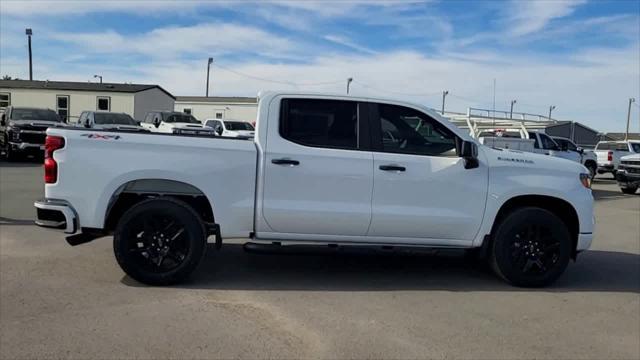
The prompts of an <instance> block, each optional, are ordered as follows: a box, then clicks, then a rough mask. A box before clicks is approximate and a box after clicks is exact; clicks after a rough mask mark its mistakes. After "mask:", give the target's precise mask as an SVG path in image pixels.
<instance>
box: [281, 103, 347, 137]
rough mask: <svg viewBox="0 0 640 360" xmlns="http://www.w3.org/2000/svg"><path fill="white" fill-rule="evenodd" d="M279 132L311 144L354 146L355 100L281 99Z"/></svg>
mask: <svg viewBox="0 0 640 360" xmlns="http://www.w3.org/2000/svg"><path fill="white" fill-rule="evenodd" d="M280 135H282V137H283V138H285V139H288V140H290V141H293V142H295V143H298V144H301V145H307V146H315V147H327V148H339V149H357V148H358V103H357V102H354V101H339V100H314V99H285V100H282V110H281V120H280Z"/></svg>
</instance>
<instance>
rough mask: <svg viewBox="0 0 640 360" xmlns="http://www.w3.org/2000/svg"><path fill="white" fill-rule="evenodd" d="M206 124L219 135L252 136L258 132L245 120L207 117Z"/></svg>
mask: <svg viewBox="0 0 640 360" xmlns="http://www.w3.org/2000/svg"><path fill="white" fill-rule="evenodd" d="M204 126H205V127H208V128H212V129H213V130H214V131H215V132H216V134H217V135H218V136H225V137H246V138H252V137H254V136H255V133H256V129H255V128H254V127H253V125H251V124H250V123H248V122H245V121H237V120H218V119H207V120H205V121H204Z"/></svg>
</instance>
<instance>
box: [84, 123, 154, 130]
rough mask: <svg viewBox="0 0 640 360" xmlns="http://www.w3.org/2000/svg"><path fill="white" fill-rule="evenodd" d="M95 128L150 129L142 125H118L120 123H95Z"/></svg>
mask: <svg viewBox="0 0 640 360" xmlns="http://www.w3.org/2000/svg"><path fill="white" fill-rule="evenodd" d="M93 128H94V129H100V130H120V131H145V132H146V131H149V130H147V129H145V128H143V127H142V126H137V125H118V124H94V125H93Z"/></svg>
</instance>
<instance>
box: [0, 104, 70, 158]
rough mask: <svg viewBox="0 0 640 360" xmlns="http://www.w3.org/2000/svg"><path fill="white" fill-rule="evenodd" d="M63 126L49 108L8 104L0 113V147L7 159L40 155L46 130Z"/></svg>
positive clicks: (58, 117)
mask: <svg viewBox="0 0 640 360" xmlns="http://www.w3.org/2000/svg"><path fill="white" fill-rule="evenodd" d="M61 126H65V123H64V122H63V121H62V119H61V118H60V116H58V114H57V113H56V112H55V111H53V110H51V109H43V108H34V107H23V106H9V107H7V108H6V109H5V111H4V113H2V114H0V149H2V150H3V151H4V154H5V157H6V158H7V160H9V161H14V160H16V159H18V158H19V157H20V156H23V155H41V154H42V153H43V151H44V144H45V137H46V130H47V129H48V128H50V127H61Z"/></svg>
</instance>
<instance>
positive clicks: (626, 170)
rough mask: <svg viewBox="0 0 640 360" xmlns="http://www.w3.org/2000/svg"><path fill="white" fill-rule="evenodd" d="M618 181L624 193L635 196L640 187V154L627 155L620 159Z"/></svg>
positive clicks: (617, 173)
mask: <svg viewBox="0 0 640 360" xmlns="http://www.w3.org/2000/svg"><path fill="white" fill-rule="evenodd" d="M616 180H617V181H618V186H620V190H622V192H623V193H625V194H635V192H636V191H637V190H638V187H640V154H633V155H627V156H623V157H621V158H620V165H618V171H617V172H616Z"/></svg>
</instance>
